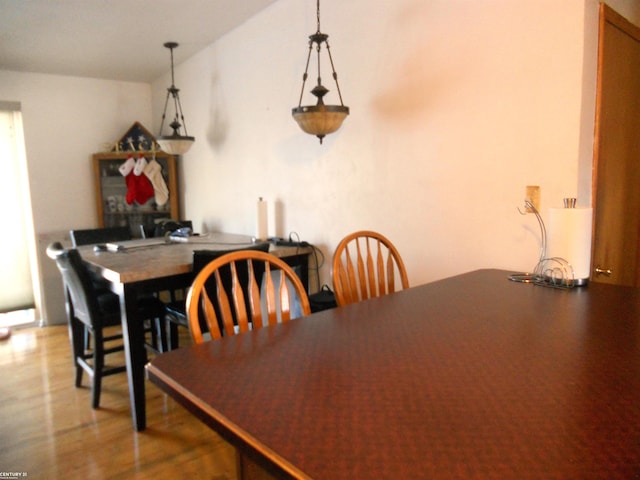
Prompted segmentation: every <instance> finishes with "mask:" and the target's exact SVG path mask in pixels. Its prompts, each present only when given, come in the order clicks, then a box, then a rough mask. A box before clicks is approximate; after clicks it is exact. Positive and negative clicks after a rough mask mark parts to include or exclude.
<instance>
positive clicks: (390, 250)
mask: <svg viewBox="0 0 640 480" xmlns="http://www.w3.org/2000/svg"><path fill="white" fill-rule="evenodd" d="M396 279H399V287H400V288H399V289H400V290H402V289H405V288H409V278H408V276H407V270H406V268H405V266H404V262H403V261H402V257H401V256H400V253H399V252H398V250H397V248H396V247H395V246H394V245H393V244H392V243H391V241H390V240H389V239H388V238H387V237H385V236H384V235H382V234H380V233H377V232H372V231H369V230H361V231H358V232H354V233H351V234H349V235H347V236H346V237H344V238H343V239H342V241H341V242H340V243H339V244H338V246H337V247H336V250H335V252H334V254H333V270H332V280H333V290H334V293H335V296H336V302H337V303H338V306H344V305H348V304H350V303H355V302H359V301H362V300H367V299H370V298H374V297H380V296H382V295H387V294H389V293H393V292H395V291H396Z"/></svg>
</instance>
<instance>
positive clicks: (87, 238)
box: [69, 227, 132, 248]
mask: <svg viewBox="0 0 640 480" xmlns="http://www.w3.org/2000/svg"><path fill="white" fill-rule="evenodd" d="M69 236H70V237H71V242H72V244H73V248H76V247H79V246H81V245H94V244H99V243H107V242H120V241H123V240H131V238H132V236H131V229H130V228H129V227H105V228H86V229H80V230H70V231H69Z"/></svg>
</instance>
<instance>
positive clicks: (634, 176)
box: [591, 4, 640, 286]
mask: <svg viewBox="0 0 640 480" xmlns="http://www.w3.org/2000/svg"><path fill="white" fill-rule="evenodd" d="M599 37H600V38H599V54H598V90H597V100H596V127H595V145H594V180H593V198H594V227H593V230H594V231H593V250H592V251H593V254H592V275H591V279H592V280H593V281H597V282H603V283H612V284H617V285H633V286H640V29H639V28H638V27H636V26H634V25H633V24H631V23H630V22H628V21H627V20H625V19H624V18H623V17H621V16H620V15H619V14H617V13H616V12H615V11H613V10H612V9H611V8H610V7H608V6H606V5H604V4H602V5H601V7H600V35H599Z"/></svg>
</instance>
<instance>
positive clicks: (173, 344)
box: [168, 321, 180, 350]
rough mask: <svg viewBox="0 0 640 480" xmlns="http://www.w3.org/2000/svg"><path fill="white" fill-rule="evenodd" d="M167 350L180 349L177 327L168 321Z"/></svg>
mask: <svg viewBox="0 0 640 480" xmlns="http://www.w3.org/2000/svg"><path fill="white" fill-rule="evenodd" d="M168 323H169V343H170V346H169V348H170V349H171V350H175V349H177V348H178V347H180V335H179V334H178V325H177V324H176V323H175V322H172V321H169V322H168Z"/></svg>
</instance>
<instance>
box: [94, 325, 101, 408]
mask: <svg viewBox="0 0 640 480" xmlns="http://www.w3.org/2000/svg"><path fill="white" fill-rule="evenodd" d="M93 343H94V345H93V378H92V382H91V407H92V408H98V407H99V406H100V391H101V389H102V370H103V368H104V339H103V338H102V332H101V331H96V332H94V335H93Z"/></svg>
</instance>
